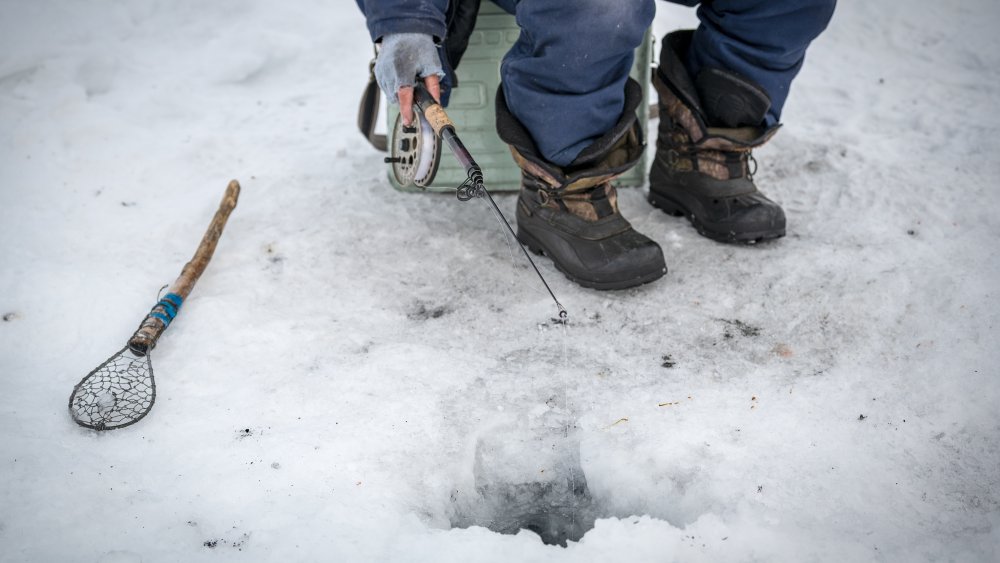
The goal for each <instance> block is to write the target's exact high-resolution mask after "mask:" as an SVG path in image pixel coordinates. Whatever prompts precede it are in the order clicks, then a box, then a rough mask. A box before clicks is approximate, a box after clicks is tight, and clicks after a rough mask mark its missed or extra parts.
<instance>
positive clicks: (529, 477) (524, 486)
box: [451, 426, 600, 547]
mask: <svg viewBox="0 0 1000 563" xmlns="http://www.w3.org/2000/svg"><path fill="white" fill-rule="evenodd" d="M518 435H520V436H524V433H523V432H517V431H512V429H504V431H502V432H495V433H493V435H491V436H484V437H481V438H480V439H479V441H478V442H477V444H476V454H475V465H474V466H473V475H474V477H475V486H474V491H472V492H470V493H467V494H465V495H463V494H462V493H461V491H456V492H455V493H453V495H452V499H451V500H452V502H453V514H452V516H451V526H452V527H453V528H468V527H469V526H483V527H485V528H488V529H490V530H493V531H494V532H498V533H501V534H517V533H518V532H520V531H521V530H529V531H531V532H534V533H536V534H538V535H539V537H540V538H541V540H542V541H543V542H544V543H546V544H548V545H559V546H562V547H566V545H567V542H570V541H579V540H580V538H582V537H583V535H584V534H586V533H587V532H588V531H589V530H591V529H592V528H593V527H594V522H595V521H596V520H597V518H598V517H599V516H600V515H599V509H598V507H597V506H596V504H595V502H594V500H593V498H592V497H591V494H590V490H589V489H588V487H587V478H586V476H585V475H584V473H583V469H582V468H581V467H580V446H579V440H577V439H575V438H574V437H573V436H572V434H571V432H570V427H569V426H560V427H555V428H552V427H549V428H546V429H543V430H542V431H541V432H539V431H535V432H531V433H529V436H528V437H527V438H524V439H522V438H518Z"/></svg>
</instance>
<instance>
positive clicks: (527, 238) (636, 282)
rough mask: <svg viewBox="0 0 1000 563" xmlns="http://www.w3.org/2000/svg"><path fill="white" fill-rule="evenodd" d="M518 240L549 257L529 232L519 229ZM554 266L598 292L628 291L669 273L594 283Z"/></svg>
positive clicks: (572, 279) (665, 270)
mask: <svg viewBox="0 0 1000 563" xmlns="http://www.w3.org/2000/svg"><path fill="white" fill-rule="evenodd" d="M517 240H518V242H520V243H521V244H523V245H524V246H526V247H528V250H530V251H531V252H532V253H533V254H535V255H538V256H546V255H547V253H546V251H545V247H543V246H542V244H541V243H540V242H538V239H536V238H535V237H533V236H532V235H530V234H528V232H527V231H524V230H522V229H520V228H518V229H517ZM552 265H553V266H555V267H556V269H557V270H559V271H560V272H561V273H562V274H563V275H564V276H566V277H567V278H569V279H570V281H572V282H573V283H576V284H578V285H581V286H583V287H586V288H588V289H596V290H599V291H608V290H615V289H628V288H630V287H637V286H640V285H643V284H647V283H649V282H652V281H656V280H658V279H660V278H662V277H663V276H664V275H665V274H666V273H667V269H666V268H663V270H661V271H654V272H650V273H648V274H644V275H642V276H639V277H635V278H632V279H628V280H622V281H614V282H599V281H594V280H588V279H586V278H581V277H579V276H576V275H574V274H572V273H570V272H567V271H566V270H564V269H563V268H562V266H560V265H559V262H557V261H555V260H552Z"/></svg>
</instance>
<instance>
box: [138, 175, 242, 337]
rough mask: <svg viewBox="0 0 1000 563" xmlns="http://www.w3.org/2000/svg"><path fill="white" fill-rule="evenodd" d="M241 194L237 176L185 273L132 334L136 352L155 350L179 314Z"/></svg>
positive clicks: (217, 242)
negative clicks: (157, 343)
mask: <svg viewBox="0 0 1000 563" xmlns="http://www.w3.org/2000/svg"><path fill="white" fill-rule="evenodd" d="M239 196H240V183H239V182H237V181H236V180H232V181H230V182H229V185H228V186H227V187H226V193H225V195H224V196H223V197H222V203H220V204H219V210H218V211H216V212H215V217H213V218H212V223H211V224H210V225H209V226H208V230H207V231H205V236H204V237H202V239H201V244H199V245H198V250H196V251H195V253H194V257H193V258H191V261H189V262H188V263H187V264H185V265H184V269H183V270H181V275H180V276H178V277H177V280H175V281H174V283H173V285H171V286H170V289H169V290H168V291H167V294H166V295H164V296H163V299H160V301H159V302H157V304H156V305H154V306H153V309H152V310H151V311H150V312H149V314H148V315H146V318H145V319H143V321H142V324H140V325H139V329H138V330H137V331H135V334H133V335H132V338H129V341H128V347H129V348H130V349H131V350H132V352H133V353H135V354H136V355H138V356H144V355H146V353H148V352H149V351H150V350H152V349H153V347H154V346H156V341H157V340H158V339H159V338H160V335H161V334H163V331H164V330H166V328H167V327H168V326H169V325H170V321H172V320H173V319H174V317H175V316H176V315H177V311H178V310H179V309H180V307H181V305H183V304H184V300H185V299H187V296H188V295H189V294H190V293H191V290H192V289H193V288H194V284H195V283H197V282H198V278H200V277H201V274H202V273H203V272H204V271H205V268H206V267H207V266H208V262H209V260H211V259H212V254H213V253H214V252H215V247H216V246H217V245H218V244H219V237H221V236H222V229H223V228H225V226H226V221H227V220H228V219H229V214H230V213H232V212H233V209H234V208H235V207H236V200H237V199H239Z"/></svg>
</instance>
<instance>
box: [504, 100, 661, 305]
mask: <svg viewBox="0 0 1000 563" xmlns="http://www.w3.org/2000/svg"><path fill="white" fill-rule="evenodd" d="M630 88H634V90H632V92H631V93H632V94H633V96H632V98H630V101H632V102H633V103H632V104H631V107H628V106H629V104H626V111H625V112H624V113H623V117H622V118H621V119H620V120H619V122H618V124H616V126H615V127H614V128H613V129H612V130H611V131H610V132H609V133H608V134H606V135H604V136H603V137H601V138H600V139H598V140H597V141H595V142H594V143H593V144H592V145H590V146H589V147H587V148H586V149H584V151H583V152H582V153H581V155H580V156H579V157H577V159H576V160H574V161H573V163H572V164H571V165H570V166H568V167H559V166H556V165H554V164H552V163H550V162H547V161H546V160H544V159H543V158H542V157H541V156H540V155H539V154H538V153H537V150H536V149H535V146H534V142H532V141H531V137H530V135H529V134H528V132H527V130H526V129H524V127H523V125H521V124H520V122H518V121H517V119H516V118H515V117H514V116H513V115H512V114H511V113H510V111H509V109H508V108H507V106H506V100H505V98H504V96H503V93H502V91H501V92H498V94H497V130H498V132H499V134H500V137H501V139H503V140H504V141H505V142H507V143H508V144H510V147H511V153H512V154H513V156H514V160H515V161H516V162H517V164H518V166H520V167H521V170H522V174H521V178H522V181H521V193H520V195H519V197H518V203H517V238H518V240H520V241H521V243H523V244H525V245H527V246H528V248H529V249H530V250H532V251H533V252H536V253H538V254H545V255H546V256H548V257H549V258H551V259H552V261H553V262H554V264H555V266H556V268H558V269H559V270H560V271H561V272H563V273H564V274H565V275H566V276H567V277H568V278H570V279H571V280H573V281H575V282H576V283H579V284H580V285H582V286H584V287H590V288H594V289H623V288H627V287H632V286H636V285H640V284H643V283H647V282H650V281H653V280H655V279H657V278H659V277H661V276H662V275H663V274H665V273H666V271H667V268H666V265H665V264H664V260H663V251H662V250H661V249H660V246H659V245H658V244H656V243H655V242H654V241H652V240H650V239H649V238H647V237H645V236H643V235H642V234H640V233H638V232H636V231H635V229H633V228H632V225H631V224H630V223H629V222H628V221H627V220H626V219H625V218H624V217H622V215H621V213H620V212H619V210H618V195H617V192H616V190H615V188H614V186H612V185H611V180H613V179H614V178H615V177H617V176H618V175H620V174H622V173H623V172H625V171H627V170H628V169H629V168H631V167H632V166H634V165H635V163H636V162H637V161H638V160H639V157H640V156H641V155H642V151H643V150H644V148H645V145H644V144H643V142H642V130H641V129H640V128H639V125H638V123H637V122H636V118H635V107H636V104H635V103H634V102H635V100H641V98H642V96H641V92H636V90H638V88H639V87H638V85H637V84H635V83H634V82H631V83H630ZM633 98H634V99H633Z"/></svg>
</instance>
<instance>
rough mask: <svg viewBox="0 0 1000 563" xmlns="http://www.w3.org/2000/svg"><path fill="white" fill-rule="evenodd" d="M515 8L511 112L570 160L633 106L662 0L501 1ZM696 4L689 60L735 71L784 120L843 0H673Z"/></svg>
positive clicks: (540, 142) (691, 67) (507, 62)
mask: <svg viewBox="0 0 1000 563" xmlns="http://www.w3.org/2000/svg"><path fill="white" fill-rule="evenodd" d="M493 1H494V2H495V3H496V4H497V5H499V6H500V7H501V8H503V9H504V10H506V11H507V12H509V13H511V14H514V16H515V17H516V19H517V24H518V25H519V26H520V27H521V35H520V38H519V39H518V41H517V42H516V43H515V44H514V46H513V47H512V48H511V50H510V52H508V53H507V55H506V57H504V60H503V63H502V65H501V78H502V80H503V90H504V95H505V96H506V98H507V105H508V106H509V107H510V110H511V112H512V113H513V114H514V116H516V117H517V118H518V119H519V120H520V121H521V123H523V124H524V126H525V127H526V128H527V129H528V131H529V132H530V133H531V135H532V137H533V138H534V140H535V144H536V145H537V146H538V149H539V152H540V153H541V154H542V156H544V157H545V158H546V159H547V160H549V161H550V162H552V163H554V164H557V165H559V166H566V165H568V164H570V163H571V162H572V161H573V160H574V159H575V158H576V156H577V155H578V154H579V153H580V151H582V150H583V149H584V148H586V147H587V146H588V145H590V144H591V143H592V142H593V141H594V140H595V139H597V138H598V137H600V136H601V135H602V134H604V133H605V132H607V131H608V130H610V129H611V127H612V126H613V125H614V124H615V122H616V121H617V120H618V118H619V117H620V116H621V113H622V109H623V107H624V104H625V95H624V93H625V80H626V79H627V78H628V73H629V70H630V69H631V68H632V62H633V58H634V55H633V51H634V50H635V48H636V47H638V46H639V44H640V43H641V41H642V37H643V34H644V33H645V31H646V29H647V28H648V27H649V26H650V24H651V23H652V21H653V15H654V12H655V5H654V0H572V1H570V0H493ZM668 1H671V2H674V3H676V4H684V5H688V6H694V5H699V4H700V5H699V6H698V12H697V13H698V19H699V20H700V22H701V23H700V25H699V26H698V29H697V30H696V31H695V34H694V39H693V41H692V46H691V50H690V51H689V53H688V55H687V60H686V61H685V62H686V65H687V70H688V72H689V73H690V74H691V76H696V75H697V73H698V71H699V70H700V69H702V68H705V67H717V68H722V69H725V70H729V71H734V72H737V73H739V74H742V75H744V76H746V77H747V78H749V79H751V80H753V81H754V82H756V83H758V84H760V85H761V86H762V87H763V88H764V89H765V90H766V91H767V93H768V95H770V97H771V110H770V112H769V113H768V115H767V121H768V123H769V124H774V123H777V122H778V119H779V118H780V116H781V108H782V106H784V103H785V98H786V97H787V96H788V89H789V86H790V85H791V83H792V79H794V78H795V75H796V74H798V72H799V69H800V68H801V67H802V61H803V59H804V57H805V52H806V48H807V47H808V46H809V43H810V42H811V41H812V40H813V39H815V38H816V37H817V36H818V35H819V34H820V33H821V32H822V31H823V30H824V29H825V28H826V26H827V23H829V21H830V18H831V17H832V16H833V10H834V6H835V5H836V0H705V1H703V2H698V0H668Z"/></svg>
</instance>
